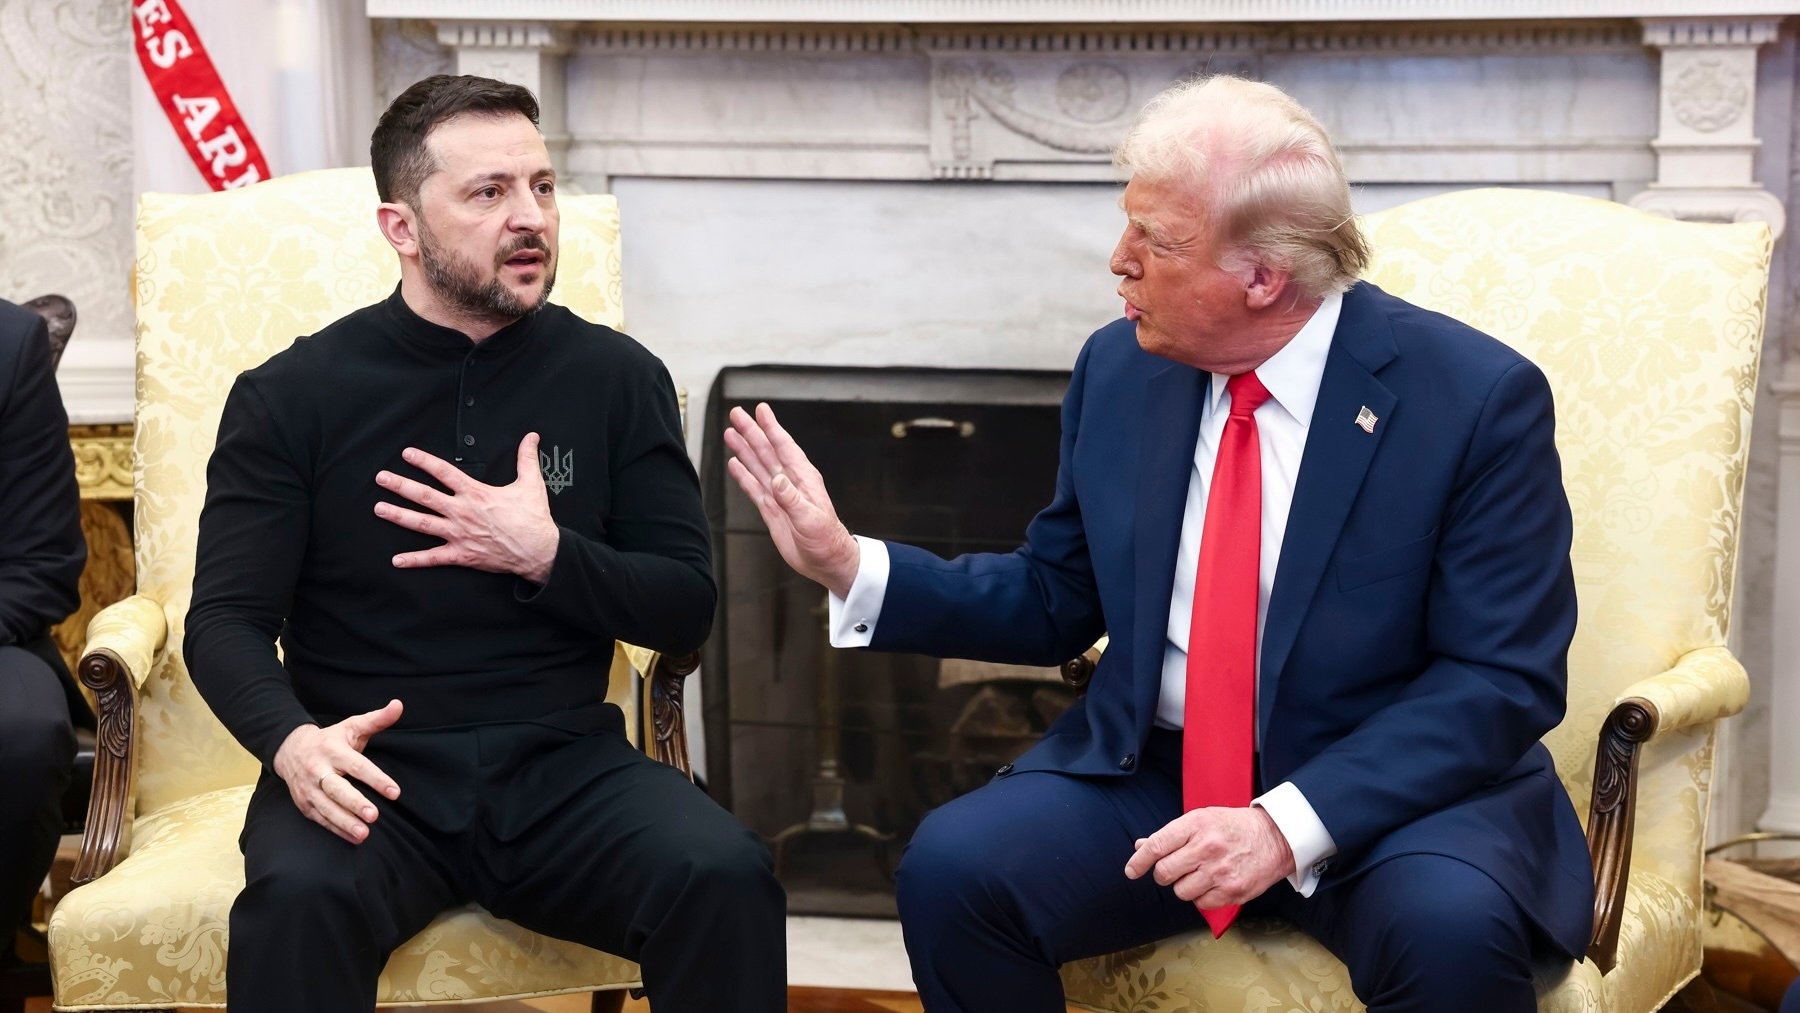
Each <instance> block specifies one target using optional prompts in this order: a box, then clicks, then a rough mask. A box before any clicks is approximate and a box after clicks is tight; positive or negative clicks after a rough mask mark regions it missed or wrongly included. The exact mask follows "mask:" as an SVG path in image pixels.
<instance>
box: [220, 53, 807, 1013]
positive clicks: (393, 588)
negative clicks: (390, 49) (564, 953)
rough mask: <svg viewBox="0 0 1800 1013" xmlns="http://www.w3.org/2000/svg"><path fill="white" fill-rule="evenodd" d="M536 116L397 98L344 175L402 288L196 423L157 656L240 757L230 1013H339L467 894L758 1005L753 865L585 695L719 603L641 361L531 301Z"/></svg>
mask: <svg viewBox="0 0 1800 1013" xmlns="http://www.w3.org/2000/svg"><path fill="white" fill-rule="evenodd" d="M536 124H537V103H536V101H535V100H534V99H533V98H532V96H531V94H530V93H529V92H528V91H526V90H525V89H523V88H519V87H517V86H514V85H507V84H502V83H501V82H498V81H492V80H487V79H484V78H475V77H433V78H428V79H426V80H424V81H421V82H419V83H418V84H416V85H414V86H412V87H411V88H409V89H407V91H406V92H405V93H403V94H402V95H401V96H400V97H399V98H397V99H395V100H394V103H393V105H392V106H390V107H389V109H388V110H387V112H386V113H385V114H384V115H383V116H382V118H381V121H380V123H379V125H378V126H377V127H376V129H375V134H374V137H373V140H372V143H371V155H372V159H373V163H374V169H375V178H376V183H377V187H378V189H379V191H380V195H381V199H382V201H383V203H382V204H381V205H380V207H379V209H378V211H377V217H378V222H379V225H380V227H381V229H382V232H383V234H384V235H385V236H386V238H387V239H388V241H389V242H390V243H391V244H392V245H393V247H394V249H395V251H396V252H397V253H398V254H399V257H400V264H401V281H400V286H399V289H398V290H397V291H396V292H395V293H394V295H393V296H392V297H390V298H389V299H387V300H386V301H385V302H383V303H379V304H377V305H374V306H370V307H367V308H365V309H362V310H359V311H357V312H355V313H352V314H351V315H349V316H348V317H345V318H344V319H342V320H339V321H338V322H336V323H334V324H332V325H331V326H329V327H327V328H325V329H324V330H322V331H320V332H319V333H318V334H315V335H313V336H311V337H307V338H302V339H300V340H298V341H296V342H295V343H294V345H293V346H292V347H290V348H289V349H287V350H286V351H284V352H281V353H280V354H278V355H276V356H275V357H274V358H272V359H270V360H269V361H268V362H266V363H264V364H263V365H262V366H259V367H257V368H256V369H253V370H250V371H249V372H246V373H244V374H243V375H242V376H241V377H239V379H238V381H237V384H236V385H235V386H234V387H233V389H232V391H231V394H230V396H229V398H228V399H227V401H226V405H225V410H224V414H223V416H222V418H221V419H220V424H219V440H218V445H217V447H216V449H215V450H214V452H213V456H212V460H211V463H210V464H209V466H208V469H207V496H206V506H205V509H204V511H203V512H202V514H201V519H200V536H199V547H198V552H197V555H196V560H195V573H194V598H193V604H192V606H191V607H190V608H189V611H188V624H187V639H186V654H187V659H188V664H189V667H190V670H191V671H192V673H193V678H194V682H195V684H196V685H197V686H198V687H199V688H200V692H201V694H202V695H203V696H204V697H205V698H206V701H207V703H208V704H209V705H210V706H211V707H212V709H213V711H214V713H216V714H217V715H218V716H219V718H220V720H221V721H223V722H224V724H225V726H226V727H227V728H228V729H230V731H231V732H232V734H233V735H235V736H236V737H237V739H238V741H240V742H242V743H243V744H244V746H245V748H247V749H249V750H250V751H251V752H252V753H254V754H255V755H256V756H257V757H258V758H260V759H261V760H262V761H263V764H264V769H263V775H262V778H261V780H260V781H259V782H258V784H257V787H256V791H255V794H254V795H253V797H252V799H251V802H250V809H249V813H248V815H247V817H246V819H245V826H244V833H243V836H242V838H241V842H240V843H241V845H242V847H243V851H244V865H245V878H246V882H245V887H244V892H243V893H242V894H240V895H239V896H238V899H237V902H236V903H235V904H234V906H233V907H232V912H231V947H230V950H229V957H228V965H227V972H226V973H227V979H226V980H227V991H228V995H229V1001H230V1003H231V1008H232V1009H233V1010H244V1011H254V1013H277V1011H285V1010H294V1011H301V1010H305V1011H318V1010H331V1011H334V1013H335V1011H350V1010H356V1009H369V1008H371V1007H372V1006H373V1005H374V1001H375V996H376V980H377V976H378V974H379V972H380V970H381V967H382V965H383V964H384V963H385V961H386V958H387V956H388V954H389V953H390V952H392V950H393V949H394V948H395V947H396V946H398V945H400V944H401V943H403V942H405V941H406V940H407V939H408V938H409V937H411V936H412V935H414V934H415V933H417V932H418V931H419V930H420V929H422V928H423V927H424V926H425V925H426V924H427V923H428V922H429V921H430V920H431V919H432V918H433V917H434V916H435V915H437V914H438V913H439V912H440V911H443V910H444V909H446V908H450V907H453V906H457V905H460V904H464V903H468V902H470V901H473V902H476V903H479V904H481V905H482V906H484V907H486V908H487V909H488V910H489V911H492V912H493V913H494V914H496V915H499V916H501V917H504V918H508V919H511V920H513V921H515V922H518V923H520V924H522V925H524V926H526V927H528V928H531V929H534V930H536V931H539V932H542V933H545V934H547V935H552V936H557V937H559V938H564V939H571V940H575V941H578V942H581V943H585V944H587V945H590V946H594V947H596V948H599V949H603V950H606V951H608V952H611V953H617V954H620V955H622V956H625V957H629V958H631V959H633V960H636V961H638V962H639V963H640V964H642V966H643V971H644V983H645V986H646V988H647V990H648V992H649V994H650V997H651V1000H652V1002H654V1003H655V1005H656V1008H657V1010H658V1011H659V1013H680V1011H694V1013H699V1011H702V1010H705V1011H717V1010H747V1011H748V1010H756V1011H761V1010H779V1009H782V1008H784V1006H785V1002H786V996H785V977H786V965H785V946H784V927H783V918H782V916H783V897H782V892H781V888H780V886H779V885H778V884H777V883H776V881H775V878H774V876H773V874H772V871H771V868H770V863H769V858H768V854H767V852H766V850H765V849H764V848H763V847H762V845H761V844H760V843H759V842H758V841H757V840H756V838H755V837H754V836H753V835H751V834H750V833H749V832H748V831H746V830H745V829H744V828H743V827H742V826H740V825H739V824H738V823H737V822H736V821H735V820H733V819H732V817H731V816H730V815H729V814H727V813H726V812H725V811H724V810H722V809H720V808H719V807H718V806H717V805H715V804H714V803H713V802H712V801H710V800H709V799H707V798H706V797H705V796H704V795H703V794H702V793H701V792H700V791H699V790H698V789H697V788H695V787H694V785H693V784H691V783H690V782H689V781H688V780H687V779H686V778H684V777H683V776H682V775H681V774H680V773H679V772H678V771H676V770H674V769H673V768H670V767H667V766H664V765H662V764H659V763H656V762H654V761H652V760H650V759H649V758H647V757H646V756H644V754H643V753H641V752H639V751H638V750H636V749H634V748H632V746H631V745H630V744H629V743H628V742H627V740H626V738H625V735H624V723H623V716H622V715H621V713H620V712H619V710H618V708H616V707H614V706H612V705H611V704H607V703H606V702H605V693H606V681H607V669H608V664H609V661H610V658H611V654H612V649H613V642H614V641H615V640H625V641H628V642H631V643H636V644H641V645H643V646H646V647H650V648H655V649H659V650H664V651H672V652H674V651H687V650H691V649H693V648H695V647H697V646H698V645H699V644H700V642H701V641H702V640H704V639H705V637H706V634H707V632H708V628H709V626H710V624H711V620H712V615H713V606H714V601H715V596H716V593H717V592H716V589H715V586H714V583H713V579H712V572H711V561H710V554H709V551H708V545H707V536H706V524H705V519H704V516H703V511H702V509H701V504H700V494H699V484H698V482H697V480H696V478H695V475H694V470H693V467H692V465H691V464H690V462H689V460H688V457H687V453H686V450H685V447H684V444H683V441H682V436H681V424H680V419H679V415H678V412H677V408H676V401H675V392H674V388H673V385H672V383H671V382H670V379H669V374H668V372H667V370H665V369H664V368H663V365H662V363H661V362H659V361H658V360H657V359H656V358H655V356H653V355H651V354H650V353H649V352H648V351H646V350H645V349H644V348H643V347H642V346H640V345H638V344H637V343H636V342H634V341H632V340H631V339H630V338H628V337H626V336H624V335H622V334H619V333H618V332H616V331H613V330H610V329H608V328H606V327H602V326H598V325H595V324H590V323H586V322H584V321H582V320H581V319H579V318H577V317H576V316H575V315H574V314H572V313H570V312H569V311H568V310H566V309H564V308H562V307H560V306H553V305H548V304H546V303H545V298H546V297H547V296H548V294H549V292H550V287H551V284H552V283H553V281H554V279H555V274H556V257H557V209H556V178H555V173H554V171H553V170H552V168H551V165H550V159H549V155H548V152H547V151H546V150H545V147H544V142H543V139H542V137H541V136H540V135H539V133H538V130H537V126H536ZM278 636H279V639H280V642H281V646H282V648H283V650H284V658H278V657H277V655H276V653H275V648H274V643H275V640H276V639H277V637H278ZM703 964H704V968H703V966H702V965H703Z"/></svg>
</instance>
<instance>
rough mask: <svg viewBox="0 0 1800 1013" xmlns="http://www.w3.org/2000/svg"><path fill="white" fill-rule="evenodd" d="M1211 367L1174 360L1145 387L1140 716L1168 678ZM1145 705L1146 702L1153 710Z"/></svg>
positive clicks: (1138, 612)
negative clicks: (1185, 525) (1175, 598)
mask: <svg viewBox="0 0 1800 1013" xmlns="http://www.w3.org/2000/svg"><path fill="white" fill-rule="evenodd" d="M1211 382H1212V374H1211V373H1207V372H1204V371H1202V370H1198V369H1194V368H1192V367H1191V366H1183V365H1179V364H1176V363H1171V364H1169V365H1167V366H1164V367H1163V368H1162V369H1161V370H1159V371H1158V372H1156V373H1154V374H1152V375H1151V377H1150V380H1149V382H1148V383H1147V384H1146V385H1145V390H1144V407H1143V411H1144V428H1143V429H1142V430H1141V432H1142V433H1143V434H1144V442H1143V446H1142V449H1141V451H1140V454H1139V457H1138V484H1137V519H1136V525H1137V527H1136V531H1135V532H1134V534H1135V541H1136V549H1137V552H1136V555H1137V559H1136V571H1137V575H1136V585H1137V601H1136V603H1135V606H1134V608H1133V609H1132V614H1133V616H1134V617H1135V618H1134V622H1133V623H1132V638H1133V639H1132V647H1133V652H1132V657H1133V658H1135V659H1136V664H1137V671H1136V672H1135V673H1133V675H1134V678H1133V688H1134V690H1135V699H1136V700H1137V701H1138V704H1139V716H1140V717H1142V716H1143V715H1144V714H1153V713H1154V712H1155V710H1156V697H1157V693H1158V691H1159V689H1160V687H1161V685H1162V659H1163V642H1164V641H1165V640H1166V639H1167V638H1168V627H1169V597H1170V594H1171V592H1172V590H1173V589H1174V586H1175V552H1176V549H1177V547H1178V546H1179V545H1180V542H1181V523H1182V514H1183V511H1184V509H1185V508H1186V506H1187V490H1188V473H1189V472H1190V471H1191V470H1192V469H1193V467H1194V446H1195V444H1196V443H1197V442H1198V440H1199V438H1200V414H1201V409H1202V407H1203V406H1204V404H1205V402H1204V400H1203V399H1204V398H1205V397H1206V394H1207V387H1208V385H1209V384H1210V383H1211ZM1145 708H1148V709H1147V710H1146V709H1145Z"/></svg>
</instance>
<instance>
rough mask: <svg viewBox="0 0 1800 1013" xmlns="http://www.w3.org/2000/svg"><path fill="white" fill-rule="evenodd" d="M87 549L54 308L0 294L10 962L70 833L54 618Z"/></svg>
mask: <svg viewBox="0 0 1800 1013" xmlns="http://www.w3.org/2000/svg"><path fill="white" fill-rule="evenodd" d="M86 561H87V543H86V542H85V541H84V540H83V539H82V537H81V491H80V490H79V489H78V488H77V487H76V485H75V455H74V452H73V451H71V450H70V449H69V417H68V415H67V414H65V413H64V411H63V403H62V396H61V395H60V394H58V393H57V390H56V378H55V376H54V375H53V374H52V370H51V366H50V339H49V336H48V335H47V334H46V333H45V326H44V319H43V318H42V317H40V316H38V315H37V314H36V313H33V312H31V311H30V310H28V309H24V308H22V307H19V306H14V305H13V304H12V303H9V302H5V301H0V773H3V774H4V776H5V778H6V780H7V787H6V789H5V790H0V963H4V962H5V961H6V960H7V959H9V958H8V954H9V951H10V950H11V949H12V945H13V935H14V932H15V930H16V929H18V927H19V926H20V925H22V924H23V923H24V921H25V918H26V915H27V913H28V912H29V911H30V910H31V896H32V894H33V893H35V892H36V891H37V888H38V887H39V885H41V884H42V883H43V881H44V874H45V873H46V872H48V871H49V870H50V862H51V859H53V858H55V857H56V840H57V837H58V836H59V835H60V834H61V833H62V794H63V789H64V788H66V787H67V786H68V783H69V765H70V764H71V763H72V762H73V760H74V757H75V732H74V729H73V727H72V726H71V725H70V720H69V714H70V711H69V699H70V693H69V692H68V691H69V688H70V685H71V684H70V682H69V673H68V669H67V668H65V667H64V665H63V662H62V657H61V656H60V655H58V654H57V652H56V644H55V642H54V641H52V640H51V639H50V627H51V625H52V624H54V623H56V622H58V621H60V620H61V619H62V618H63V617H64V616H67V615H68V614H69V613H70V612H73V611H75V606H76V605H77V604H79V602H80V600H81V599H80V593H79V592H78V590H77V589H76V581H77V579H79V578H80V576H81V567H82V564H83V563H85V562H86Z"/></svg>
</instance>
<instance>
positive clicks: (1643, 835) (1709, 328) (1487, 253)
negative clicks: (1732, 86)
mask: <svg viewBox="0 0 1800 1013" xmlns="http://www.w3.org/2000/svg"><path fill="white" fill-rule="evenodd" d="M1365 227H1366V228H1367V230H1368V235H1369V239H1370V242H1371V245H1372V246H1373V248H1374V252H1375V263H1374V264H1373V265H1372V267H1371V269H1370V271H1369V272H1368V274H1367V277H1368V279H1369V280H1370V281H1372V282H1374V283H1375V284H1377V285H1379V286H1381V287H1382V288H1383V289H1386V290H1387V291H1388V292H1391V293H1393V294H1394V295H1397V296H1400V297H1401V298H1403V299H1406V300H1408V301H1410V302H1413V303H1415V304H1417V305H1419V306H1424V307H1426V308H1428V309H1433V310H1438V311H1440V312H1443V313H1447V314H1449V315H1451V316H1453V317H1456V318H1457V319H1459V320H1462V321H1464V322H1466V323H1469V324H1471V325H1473V326H1475V327H1477V328H1480V329H1481V330H1483V331H1486V332H1487V333H1489V334H1492V335H1494V336H1495V337H1497V338H1499V339H1500V340H1502V341H1505V342H1506V343H1507V344H1509V345H1511V346H1512V347H1514V348H1516V349H1518V350H1519V351H1520V352H1521V353H1523V354H1524V355H1525V356H1526V357H1527V358H1529V359H1530V360H1531V361H1532V362H1534V363H1536V364H1537V365H1538V366H1539V367H1540V368H1542V369H1543V371H1544V373H1545V374H1546V375H1547V376H1548V377H1549V379H1550V386H1551V389H1552V391H1553V392H1554V394H1555V398H1556V442H1557V449H1558V451H1559V452H1560V454H1561V457H1562V467H1563V483H1564V486H1565V488H1566V489H1567V490H1568V495H1569V502H1570V505H1571V507H1572V508H1573V510H1574V519H1575V535H1574V547H1573V550H1572V552H1571V556H1572V559H1573V563H1574V570H1575V582H1576V588H1577V602H1578V607H1579V610H1580V618H1579V620H1578V622H1577V625H1576V631H1575V643H1574V647H1573V649H1572V650H1571V652H1570V656H1569V709H1568V714H1567V716H1566V717H1565V719H1564V720H1563V722H1562V724H1561V725H1560V726H1559V727H1558V728H1557V729H1556V730H1555V731H1553V732H1551V733H1550V735H1549V736H1547V737H1546V739H1545V742H1546V743H1547V744H1548V745H1549V747H1550V750H1551V752H1552V753H1553V754H1554V755H1555V757H1556V767H1557V771H1558V773H1559V774H1560V775H1561V776H1562V780H1563V783H1564V785H1565V786H1566V787H1567V788H1568V790H1569V795H1570V797H1571V798H1573V799H1574V801H1575V805H1576V809H1577V810H1578V811H1579V812H1580V813H1581V814H1582V819H1583V821H1584V822H1585V820H1586V819H1587V810H1588V806H1589V803H1590V799H1591V795H1592V789H1593V774H1594V749H1595V742H1596V741H1597V736H1598V733H1599V730H1600V726H1601V724H1602V723H1603V722H1604V721H1605V720H1606V716H1607V714H1608V712H1609V711H1610V710H1611V709H1612V707H1613V704H1614V703H1615V702H1617V700H1618V699H1619V697H1620V695H1621V694H1622V693H1624V692H1625V691H1626V690H1627V688H1628V687H1630V686H1631V685H1632V684H1633V683H1635V682H1637V681H1638V680H1640V679H1644V678H1647V677H1649V676H1652V675H1656V674H1658V673H1661V672H1663V671H1665V670H1667V669H1668V668H1669V667H1670V666H1671V665H1672V664H1673V663H1674V662H1675V660H1676V659H1677V658H1679V657H1681V656H1682V655H1683V654H1686V653H1687V652H1689V651H1693V650H1696V649H1698V648H1702V647H1711V646H1723V645H1724V644H1725V642H1726V636H1727V634H1728V632H1729V629H1730V620H1731V598H1732V590H1733V578H1734V577H1735V576H1736V573H1737V552H1738V535H1739V531H1740V528H1741V520H1742V514H1743V497H1744V473H1745V468H1746V463H1747V460H1748V451H1749V445H1750V410H1751V405H1752V402H1753V400H1754V398H1755V394H1756V376H1757V365H1758V363H1759V361H1760V358H1761V354H1762V332H1763V316H1764V312H1765V309H1766V301H1767V295H1768V278H1769V257H1770V251H1771V248H1772V243H1773V241H1772V237H1771V235H1770V231H1769V229H1768V227H1767V226H1766V225H1763V224H1761V223H1745V224H1730V225H1723V224H1700V223H1694V222H1680V221H1673V220H1670V219H1666V218H1659V217H1656V216H1654V215H1650V214H1646V213H1644V212H1641V211H1637V210H1634V209H1632V208H1629V207H1626V206H1624V205H1622V204H1616V203H1612V202H1610V201H1602V200H1594V199H1590V198H1585V197H1574V196H1569V195H1566V194H1558V193H1550V192H1544V191H1532V190H1511V189H1482V190H1464V191H1459V192H1455V193H1449V194H1445V195H1443V196H1439V197H1432V198H1428V199H1425V200H1420V201H1416V202H1413V203H1410V204H1406V205H1402V206H1400V207H1396V208H1393V209H1390V210H1388V211H1383V212H1380V213H1378V214H1374V215H1371V216H1369V217H1368V218H1367V219H1365ZM1711 772H1712V724H1711V723H1707V724H1706V725H1704V726H1703V727H1700V728H1697V729H1694V730H1692V731H1690V732H1687V733H1683V734H1679V735H1674V736H1670V737H1667V738H1659V739H1658V741H1656V742H1655V743H1652V744H1651V745H1650V747H1648V748H1647V749H1646V750H1645V751H1644V753H1643V754H1642V755H1641V756H1640V758H1639V775H1640V778H1641V782H1640V785H1639V788H1638V802H1637V811H1638V812H1639V813H1640V814H1654V817H1653V818H1651V819H1640V820H1638V824H1637V833H1636V843H1635V845H1634V848H1633V854H1632V869H1633V871H1634V872H1635V871H1637V870H1639V869H1649V870H1651V871H1654V872H1656V873H1658V874H1660V875H1662V876H1663V877H1665V878H1666V879H1667V880H1668V881H1669V882H1671V883H1673V884H1675V885H1676V886H1677V887H1678V888H1679V889H1680V890H1681V892H1682V893H1684V894H1686V895H1688V896H1690V897H1692V898H1694V899H1695V900H1696V901H1697V899H1698V897H1699V890H1700V881H1699V875H1700V848H1701V846H1702V842H1703V838H1704V836H1705V827H1706V812H1707V795H1708V788H1709V781H1710V777H1711Z"/></svg>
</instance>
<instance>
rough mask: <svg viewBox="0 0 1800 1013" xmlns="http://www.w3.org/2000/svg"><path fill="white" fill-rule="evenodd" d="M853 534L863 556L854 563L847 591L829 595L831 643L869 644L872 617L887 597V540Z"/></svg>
mask: <svg viewBox="0 0 1800 1013" xmlns="http://www.w3.org/2000/svg"><path fill="white" fill-rule="evenodd" d="M855 537H856V546H857V548H859V549H861V550H862V557H861V562H859V563H858V564H857V566H856V579H855V580H853V581H851V582H850V593H849V594H847V595H845V596H844V597H842V598H839V597H838V596H837V595H835V594H833V595H828V598H829V600H830V603H831V604H830V607H831V646H833V647H867V646H869V642H870V641H872V640H874V639H875V620H877V619H879V618H880V617H881V603H882V601H884V600H885V599H886V598H887V584H888V550H887V543H886V542H882V541H877V540H876V539H873V538H864V537H863V536H861V535H857V536H855Z"/></svg>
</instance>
